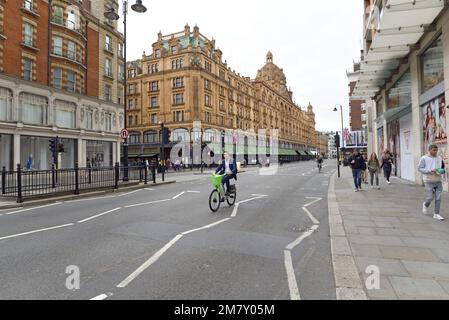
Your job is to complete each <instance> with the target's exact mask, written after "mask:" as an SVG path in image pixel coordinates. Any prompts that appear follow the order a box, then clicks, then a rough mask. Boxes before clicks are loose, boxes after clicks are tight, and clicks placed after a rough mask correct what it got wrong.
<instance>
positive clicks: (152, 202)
mask: <svg viewBox="0 0 449 320" xmlns="http://www.w3.org/2000/svg"><path fill="white" fill-rule="evenodd" d="M171 200H172V199H164V200H157V201H150V202H145V203H138V204H131V205H128V206H125V208H134V207H140V206H147V205H149V204H155V203H161V202H167V201H171Z"/></svg>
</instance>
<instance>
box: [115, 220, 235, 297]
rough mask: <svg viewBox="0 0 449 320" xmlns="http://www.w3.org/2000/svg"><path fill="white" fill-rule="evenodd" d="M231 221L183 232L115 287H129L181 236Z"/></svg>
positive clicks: (221, 221)
mask: <svg viewBox="0 0 449 320" xmlns="http://www.w3.org/2000/svg"><path fill="white" fill-rule="evenodd" d="M229 220H231V218H226V219H223V220H220V221H217V222H215V223H212V224H209V225H207V226H204V227H201V228H197V229H193V230H189V231H186V232H183V233H181V234H178V235H177V236H176V237H174V238H173V239H172V240H171V241H170V242H169V243H167V244H166V245H165V246H164V247H163V248H162V249H160V250H159V251H157V252H156V253H155V254H154V255H153V256H152V257H151V258H150V259H148V260H147V261H146V262H145V263H144V264H142V265H141V266H140V267H139V268H137V270H136V271H134V272H133V273H132V274H131V275H129V276H128V277H127V278H126V279H125V280H123V281H122V282H121V283H120V284H119V285H117V288H124V287H126V286H127V285H129V284H130V283H131V282H132V281H133V280H134V279H135V278H137V277H138V276H139V275H140V274H141V273H142V272H144V271H145V270H146V269H148V268H149V267H150V266H151V265H152V264H154V263H155V262H156V261H158V260H159V258H160V257H161V256H162V255H163V254H164V253H165V252H166V251H167V250H168V249H170V248H171V247H172V246H173V245H174V244H175V243H176V242H178V241H179V239H181V238H182V237H183V236H185V235H188V234H190V233H193V232H197V231H200V230H204V229H209V228H212V227H215V226H216V225H219V224H220V223H223V222H226V221H229Z"/></svg>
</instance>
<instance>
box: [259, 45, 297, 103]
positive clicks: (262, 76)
mask: <svg viewBox="0 0 449 320" xmlns="http://www.w3.org/2000/svg"><path fill="white" fill-rule="evenodd" d="M256 80H258V81H265V82H268V83H274V85H275V86H276V87H278V91H279V93H280V94H281V95H282V96H284V97H286V98H288V99H289V100H291V96H290V93H289V90H288V89H287V77H286V76H285V74H284V70H283V69H281V68H279V67H278V66H277V65H275V64H274V63H273V54H272V53H271V51H268V53H267V61H266V63H265V65H264V66H263V68H262V69H260V70H259V71H258V72H257V77H256Z"/></svg>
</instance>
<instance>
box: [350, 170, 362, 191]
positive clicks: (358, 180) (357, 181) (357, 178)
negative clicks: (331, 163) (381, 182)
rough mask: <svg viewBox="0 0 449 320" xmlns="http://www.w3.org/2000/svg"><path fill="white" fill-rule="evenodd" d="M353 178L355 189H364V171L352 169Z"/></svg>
mask: <svg viewBox="0 0 449 320" xmlns="http://www.w3.org/2000/svg"><path fill="white" fill-rule="evenodd" d="M352 177H353V178H354V185H355V188H356V189H362V170H361V169H352Z"/></svg>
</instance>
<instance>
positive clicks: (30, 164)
mask: <svg viewBox="0 0 449 320" xmlns="http://www.w3.org/2000/svg"><path fill="white" fill-rule="evenodd" d="M32 169H33V155H32V154H30V156H29V157H28V161H27V170H32Z"/></svg>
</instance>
